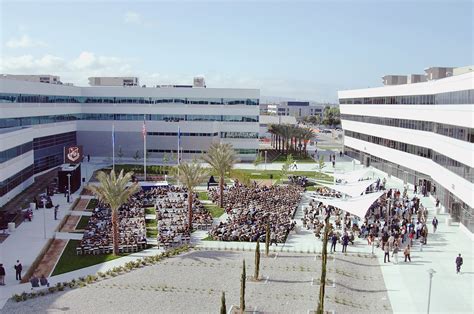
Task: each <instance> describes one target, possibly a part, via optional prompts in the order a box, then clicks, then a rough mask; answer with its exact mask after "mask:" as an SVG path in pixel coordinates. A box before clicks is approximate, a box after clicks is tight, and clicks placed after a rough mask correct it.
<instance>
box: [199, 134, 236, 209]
mask: <svg viewBox="0 0 474 314" xmlns="http://www.w3.org/2000/svg"><path fill="white" fill-rule="evenodd" d="M202 159H203V160H204V161H205V162H207V163H208V164H209V165H210V166H211V168H212V169H213V170H214V171H215V172H216V173H217V174H218V175H219V207H224V177H225V175H226V173H228V172H229V171H230V170H231V169H232V168H233V167H234V164H235V163H236V162H237V157H236V155H235V150H234V149H233V148H232V145H231V144H229V143H214V144H212V145H211V147H209V150H208V151H207V154H206V155H204V156H203V157H202Z"/></svg>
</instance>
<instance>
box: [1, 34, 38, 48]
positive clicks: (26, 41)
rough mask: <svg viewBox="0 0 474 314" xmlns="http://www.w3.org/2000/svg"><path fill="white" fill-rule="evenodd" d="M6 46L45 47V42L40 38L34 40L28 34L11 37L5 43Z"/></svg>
mask: <svg viewBox="0 0 474 314" xmlns="http://www.w3.org/2000/svg"><path fill="white" fill-rule="evenodd" d="M5 45H6V46H7V47H8V48H34V47H45V46H46V43H44V42H43V41H41V40H36V39H33V38H31V37H30V36H28V35H22V36H20V37H18V38H11V39H10V40H8V41H7V42H6V44H5Z"/></svg>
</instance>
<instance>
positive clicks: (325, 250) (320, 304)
mask: <svg viewBox="0 0 474 314" xmlns="http://www.w3.org/2000/svg"><path fill="white" fill-rule="evenodd" d="M330 216H331V214H330V213H329V212H328V213H327V214H326V218H325V219H324V222H325V226H324V239H323V247H322V249H321V279H320V281H319V302H318V309H317V310H316V313H317V314H323V313H324V297H325V295H326V268H327V262H328V248H327V246H328V238H329V232H330V226H329V217H330Z"/></svg>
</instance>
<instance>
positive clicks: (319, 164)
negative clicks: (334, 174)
mask: <svg viewBox="0 0 474 314" xmlns="http://www.w3.org/2000/svg"><path fill="white" fill-rule="evenodd" d="M318 166H319V172H322V171H323V168H324V167H326V164H325V163H324V156H322V155H321V156H320V157H319V160H318Z"/></svg>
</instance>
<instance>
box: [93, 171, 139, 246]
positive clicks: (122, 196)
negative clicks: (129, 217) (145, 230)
mask: <svg viewBox="0 0 474 314" xmlns="http://www.w3.org/2000/svg"><path fill="white" fill-rule="evenodd" d="M132 175H133V172H127V173H125V174H124V172H123V169H122V170H121V171H120V173H119V175H118V176H117V175H116V174H115V171H114V170H112V171H111V172H110V174H107V173H105V172H103V171H99V173H98V174H97V179H98V180H99V182H100V185H88V186H87V189H89V190H90V191H91V192H92V193H93V194H95V196H96V197H97V198H98V199H99V201H100V202H102V203H104V204H108V205H109V206H110V210H111V211H112V239H113V245H114V255H118V254H119V230H118V225H119V221H118V219H119V218H118V210H119V208H120V206H122V205H123V204H125V203H126V202H127V201H128V199H129V198H130V196H132V195H133V194H135V193H136V192H137V191H138V190H139V189H140V185H138V182H135V183H132V184H131V185H130V186H129V187H127V184H128V183H129V182H130V179H131V178H132Z"/></svg>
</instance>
